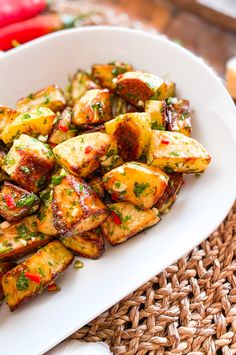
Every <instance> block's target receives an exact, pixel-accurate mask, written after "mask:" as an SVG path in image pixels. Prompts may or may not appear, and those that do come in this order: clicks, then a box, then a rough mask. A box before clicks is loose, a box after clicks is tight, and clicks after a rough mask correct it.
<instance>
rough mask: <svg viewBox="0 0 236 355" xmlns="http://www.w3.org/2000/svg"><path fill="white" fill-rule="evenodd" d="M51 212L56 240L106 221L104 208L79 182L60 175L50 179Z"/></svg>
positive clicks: (87, 188) (71, 177) (90, 191)
mask: <svg viewBox="0 0 236 355" xmlns="http://www.w3.org/2000/svg"><path fill="white" fill-rule="evenodd" d="M52 182H53V183H54V184H56V185H55V186H54V188H53V200H52V212H53V221H54V226H55V227H56V229H57V231H58V234H59V235H60V236H66V237H70V236H75V235H77V234H82V233H84V232H86V231H89V230H91V229H94V228H97V227H98V226H99V225H100V224H101V223H102V222H103V221H104V219H105V218H106V217H107V209H106V206H105V205H104V204H103V203H102V202H101V201H100V199H99V197H98V196H97V195H96V193H95V192H94V191H93V189H92V188H91V187H90V186H89V185H88V184H86V183H85V182H84V181H83V180H82V179H80V178H78V177H75V176H73V175H69V174H66V173H65V171H62V172H61V174H60V175H59V176H55V177H53V178H52Z"/></svg>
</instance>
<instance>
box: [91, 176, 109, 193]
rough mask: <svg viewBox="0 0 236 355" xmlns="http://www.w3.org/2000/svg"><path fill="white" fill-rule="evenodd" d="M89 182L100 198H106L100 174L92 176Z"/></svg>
mask: <svg viewBox="0 0 236 355" xmlns="http://www.w3.org/2000/svg"><path fill="white" fill-rule="evenodd" d="M88 183H89V185H90V186H91V187H92V189H93V190H94V191H95V192H96V194H97V195H98V196H99V197H100V198H104V194H105V191H104V187H103V183H102V178H101V177H100V176H94V177H92V178H91V179H90V180H89V181H88Z"/></svg>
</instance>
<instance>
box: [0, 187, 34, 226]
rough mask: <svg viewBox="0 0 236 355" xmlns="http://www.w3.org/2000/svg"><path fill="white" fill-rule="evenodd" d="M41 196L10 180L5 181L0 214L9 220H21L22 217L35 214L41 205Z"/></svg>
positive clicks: (1, 194)
mask: <svg viewBox="0 0 236 355" xmlns="http://www.w3.org/2000/svg"><path fill="white" fill-rule="evenodd" d="M39 202H40V201H39V198H38V196H37V195H35V194H34V193H33V192H28V191H27V190H25V189H22V188H21V187H19V186H16V185H13V184H11V183H10V182H5V183H4V184H3V185H2V187H1V189H0V215H1V216H2V217H3V218H4V219H5V220H6V221H9V222H11V221H12V222H13V221H19V220H20V219H21V218H22V217H25V216H27V215H30V214H33V213H34V212H36V211H37V209H38V207H39Z"/></svg>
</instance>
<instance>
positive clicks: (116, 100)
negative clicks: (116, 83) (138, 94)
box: [112, 95, 136, 118]
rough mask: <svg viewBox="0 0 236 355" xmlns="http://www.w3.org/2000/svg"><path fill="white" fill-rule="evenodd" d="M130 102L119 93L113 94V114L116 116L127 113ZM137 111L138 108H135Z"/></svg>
mask: <svg viewBox="0 0 236 355" xmlns="http://www.w3.org/2000/svg"><path fill="white" fill-rule="evenodd" d="M127 110H128V104H127V102H126V101H125V100H124V99H122V98H121V97H120V96H118V95H113V96H112V116H113V118H115V117H116V116H120V115H123V114H125V113H127ZM135 111H136V109H135Z"/></svg>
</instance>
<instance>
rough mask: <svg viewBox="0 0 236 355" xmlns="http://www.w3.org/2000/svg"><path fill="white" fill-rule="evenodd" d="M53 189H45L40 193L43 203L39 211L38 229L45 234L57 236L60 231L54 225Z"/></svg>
mask: <svg viewBox="0 0 236 355" xmlns="http://www.w3.org/2000/svg"><path fill="white" fill-rule="evenodd" d="M52 194H53V191H52V190H49V189H47V190H44V191H42V193H41V194H40V198H41V205H40V209H39V213H38V220H37V224H38V231H39V232H41V233H44V234H48V235H52V236H56V235H58V232H57V230H56V228H55V226H54V222H53V214H52Z"/></svg>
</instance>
